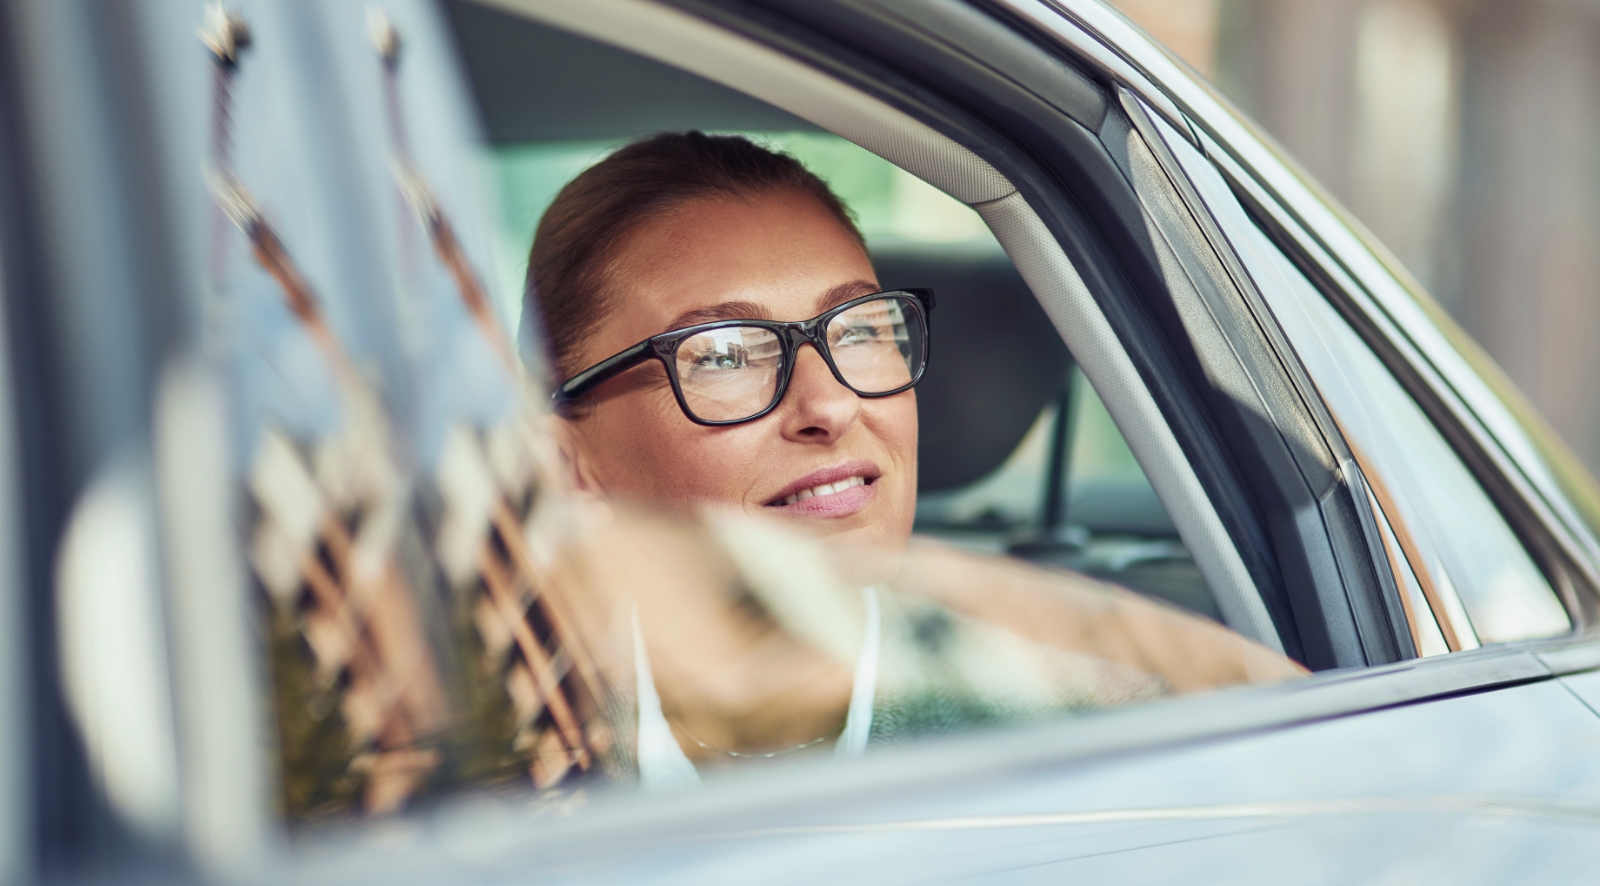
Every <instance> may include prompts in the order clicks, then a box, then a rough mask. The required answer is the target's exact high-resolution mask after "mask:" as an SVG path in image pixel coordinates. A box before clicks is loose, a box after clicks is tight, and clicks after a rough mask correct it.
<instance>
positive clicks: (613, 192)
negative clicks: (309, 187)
mask: <svg viewBox="0 0 1600 886" xmlns="http://www.w3.org/2000/svg"><path fill="white" fill-rule="evenodd" d="M783 188H797V189H799V190H801V191H804V192H805V193H808V194H810V195H812V196H813V197H816V198H817V200H818V201H819V202H821V203H822V205H823V206H824V207H826V208H827V209H828V211H829V212H831V213H832V214H833V216H834V217H835V218H837V219H838V220H839V223H840V224H841V225H843V226H844V227H845V230H847V231H849V232H850V233H851V235H853V236H854V237H855V238H856V240H858V241H861V242H862V245H863V246H865V240H864V239H863V238H862V236H861V231H860V230H859V229H858V228H857V227H856V223H855V219H854V218H853V217H852V216H851V213H850V210H849V209H847V208H845V205H844V203H843V201H841V200H840V199H839V198H838V197H837V196H836V195H835V194H834V193H833V191H832V190H830V189H829V188H828V185H827V183H826V182H824V181H823V180H822V179H820V178H818V177H817V176H816V174H815V173H813V172H811V170H809V169H806V168H805V166H804V165H802V164H801V163H800V161H798V160H796V159H794V158H793V157H791V156H789V155H788V154H783V153H779V152H777V151H772V150H768V149H767V148H764V147H761V146H760V145H757V144H755V143H754V142H751V141H750V140H749V139H746V138H743V137H741V136H735V135H706V134H704V133H701V132H684V133H662V134H660V135H654V136H650V137H648V138H644V139H641V140H639V141H636V142H633V143H632V144H630V145H627V146H626V147H623V148H621V149H620V150H618V151H617V152H616V153H613V154H612V155H611V156H609V157H607V158H606V159H604V160H602V161H600V162H599V163H596V164H595V165H593V166H591V167H589V168H588V169H586V170H584V172H583V173H582V174H580V175H579V176H578V177H577V178H575V179H573V180H572V181H571V182H568V183H567V186H566V187H564V188H562V189H561V193H559V194H557V195H556V199H555V201H554V202H552V203H551V204H550V208H549V209H546V210H545V213H544V217H543V218H541V219H539V227H538V229H537V230H536V231H535V232H534V236H533V249H532V251H531V252H530V253H529V255H528V280H527V288H526V289H525V291H524V294H523V313H524V314H525V315H527V316H530V317H531V316H533V312H534V310H535V306H536V305H537V310H538V312H539V313H538V316H540V317H541V318H542V319H543V321H544V334H545V337H546V339H547V342H548V344H549V346H550V353H551V355H552V357H553V358H554V362H555V369H556V373H557V375H558V377H559V379H565V378H568V377H570V376H571V375H572V374H574V373H576V372H578V371H581V370H582V369H583V367H581V366H573V365H571V361H572V359H573V356H574V354H575V353H576V351H577V350H578V347H579V345H580V344H581V343H582V341H583V339H584V337H585V336H587V335H588V334H589V333H590V332H591V331H592V330H593V329H594V328H595V326H597V325H598V324H599V323H600V322H601V321H602V320H604V319H605V316H606V314H607V313H609V311H610V310H611V308H612V305H613V300H614V294H613V293H611V292H609V291H608V284H609V283H610V282H611V281H610V280H609V279H608V278H609V277H610V272H611V259H612V257H613V254H614V253H615V251H616V249H617V248H618V246H620V245H621V243H622V242H623V240H624V239H626V238H627V236H628V235H629V234H631V233H632V232H633V231H635V230H636V229H638V228H639V226H641V225H643V224H644V223H645V222H648V221H650V220H652V219H655V218H658V217H660V216H661V215H663V214H665V213H667V212H669V211H671V210H673V209H675V208H677V207H679V206H681V205H683V204H684V203H687V202H689V201H691V200H696V199H703V198H708V197H731V198H748V197H753V196H757V195H759V194H764V193H768V192H771V191H775V190H780V189H783Z"/></svg>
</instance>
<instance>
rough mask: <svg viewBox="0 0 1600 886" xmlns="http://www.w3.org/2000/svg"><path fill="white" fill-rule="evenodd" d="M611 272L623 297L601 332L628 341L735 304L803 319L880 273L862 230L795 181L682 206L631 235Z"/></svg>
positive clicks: (617, 298) (617, 300) (617, 297)
mask: <svg viewBox="0 0 1600 886" xmlns="http://www.w3.org/2000/svg"><path fill="white" fill-rule="evenodd" d="M610 271H611V272H610V274H609V275H608V276H609V277H610V280H611V288H612V290H613V293H614V302H613V309H612V314H611V317H610V318H608V322H606V323H604V324H602V332H603V333H607V335H606V337H607V338H608V339H610V338H612V337H615V338H616V339H618V340H622V339H626V340H622V341H620V344H619V345H618V347H619V348H621V347H626V346H628V345H630V344H632V343H633V342H636V341H639V340H641V339H643V338H648V337H649V336H651V335H655V334H656V333H659V332H664V331H666V330H667V329H669V328H673V327H672V324H673V321H674V320H675V319H676V318H679V317H681V316H684V315H686V314H690V313H693V312H696V311H703V310H707V309H713V308H715V307H716V306H717V305H721V304H725V303H728V302H748V303H749V304H751V305H753V306H755V308H757V309H759V310H760V311H761V313H762V315H763V316H765V317H768V318H770V319H775V320H803V319H806V318H809V317H811V316H814V315H815V314H816V313H817V312H818V311H819V310H820V309H821V306H822V305H823V303H824V301H825V300H826V299H827V298H828V297H829V296H830V293H831V291H832V290H835V288H836V287H839V286H840V285H841V284H848V283H851V282H853V281H868V282H873V281H875V280H876V277H875V276H874V274H873V271H872V263H871V261H870V260H868V258H867V254H866V250H865V249H863V248H862V246H861V244H860V242H859V241H857V240H856V238H855V236H854V235H853V234H852V233H851V232H850V231H849V230H847V229H846V228H845V227H844V225H842V224H841V223H840V222H839V220H838V219H837V218H835V217H834V216H833V214H832V213H831V212H829V211H828V209H827V208H826V207H825V206H823V205H822V203H821V202H820V201H818V200H817V199H816V198H815V197H813V196H811V195H810V194H807V193H805V192H803V191H799V190H791V189H785V190H781V191H775V192H770V193H766V194H761V195H756V196H753V197H747V198H711V199H703V200H694V201H691V202H689V203H686V204H684V205H683V206H680V207H677V208H676V209H674V210H672V211H671V212H669V213H667V214H665V215H663V216H661V217H659V218H656V219H653V220H651V221H650V222H647V223H645V224H644V225H643V226H641V227H640V228H639V229H638V230H636V231H634V232H633V233H632V234H631V235H630V236H629V237H628V238H627V239H626V240H624V241H623V243H622V245H621V247H620V248H619V249H618V250H617V253H616V255H615V257H614V259H613V263H612V268H611V269H610ZM612 333H614V336H613V335H612ZM630 336H631V337H630Z"/></svg>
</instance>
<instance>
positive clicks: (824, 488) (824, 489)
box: [767, 476, 877, 508]
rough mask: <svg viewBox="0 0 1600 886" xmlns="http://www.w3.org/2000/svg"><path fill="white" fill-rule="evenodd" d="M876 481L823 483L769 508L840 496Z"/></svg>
mask: <svg viewBox="0 0 1600 886" xmlns="http://www.w3.org/2000/svg"><path fill="white" fill-rule="evenodd" d="M876 479H877V478H876V477H874V478H872V480H869V479H867V478H866V477H861V476H856V477H846V478H845V479H843V480H840V481H839V482H837V483H823V484H820V485H817V486H812V487H810V488H809V489H802V490H800V491H799V492H796V493H794V494H793V495H788V496H785V497H784V498H782V499H780V500H776V501H771V502H768V503H767V507H769V508H782V507H787V506H789V505H792V504H795V503H797V502H802V501H805V500H806V499H808V498H820V497H822V496H824V495H838V494H839V493H841V492H843V491H845V490H846V489H853V488H855V487H857V486H871V485H872V482H873V480H876Z"/></svg>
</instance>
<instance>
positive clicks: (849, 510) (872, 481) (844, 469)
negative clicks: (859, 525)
mask: <svg viewBox="0 0 1600 886" xmlns="http://www.w3.org/2000/svg"><path fill="white" fill-rule="evenodd" d="M882 476H883V472H882V471H880V470H879V469H878V466H877V465H876V464H874V463H872V462H870V461H865V460H857V461H847V462H845V463H843V464H839V465H834V466H833V467H828V468H822V469H820V470H816V471H812V472H811V473H809V474H806V475H805V476H804V477H801V478H799V479H797V480H795V481H794V482H793V483H790V484H789V485H788V486H785V487H783V489H782V490H781V491H780V492H778V494H776V495H774V496H772V497H771V498H769V499H768V500H767V502H768V504H767V507H769V508H771V509H773V510H775V511H779V512H781V513H784V514H788V515H792V516H796V517H801V516H806V517H848V516H850V515H851V514H854V513H857V512H858V511H860V510H861V509H862V508H865V507H866V506H867V504H868V503H870V502H871V501H872V500H873V499H874V498H876V497H877V495H878V488H877V481H878V478H880V477H882ZM851 477H860V478H862V479H863V480H865V481H866V483H865V484H863V485H861V486H852V487H850V488H849V489H846V490H844V491H842V492H835V493H833V494H832V495H820V496H814V497H812V498H808V499H805V500H804V501H797V502H795V503H794V504H790V505H779V504H773V502H781V501H783V500H784V499H786V498H788V497H789V496H791V495H794V494H796V493H798V492H800V491H801V490H802V489H810V488H812V487H813V486H821V485H822V484H824V483H838V482H839V481H840V480H848V479H850V478H851Z"/></svg>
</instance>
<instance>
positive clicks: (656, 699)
mask: <svg viewBox="0 0 1600 886" xmlns="http://www.w3.org/2000/svg"><path fill="white" fill-rule="evenodd" d="M861 598H862V602H863V603H865V604H866V610H867V619H866V622H867V624H866V629H865V632H864V633H865V636H863V637H862V639H861V655H860V657H859V658H857V659H856V678H855V682H854V683H853V684H852V685H851V688H850V709H849V711H848V712H847V713H846V714H845V718H844V732H842V733H840V734H839V743H838V744H837V745H836V746H835V747H834V752H833V755H834V756H835V757H859V756H861V755H862V754H863V753H865V752H866V749H867V735H868V734H869V733H870V732H871V731H872V698H873V695H874V694H875V693H876V691H877V686H878V634H879V629H878V621H879V619H878V592H877V589H876V588H864V589H862V591H861ZM633 661H634V674H635V676H636V678H637V680H638V689H637V691H638V698H639V747H638V749H637V750H638V760H639V784H640V785H641V786H642V787H643V788H644V789H645V790H647V791H670V790H675V789H677V788H682V787H688V786H690V785H698V784H699V783H700V773H699V772H698V771H696V770H695V768H694V763H692V762H690V760H689V757H688V755H687V754H685V753H684V752H683V748H681V747H679V746H678V740H677V739H676V738H673V737H672V727H671V726H669V725H667V718H666V716H665V715H664V714H662V713H661V696H660V694H659V693H657V692H656V681H655V677H654V676H653V675H652V674H651V672H650V658H649V656H648V655H646V654H645V649H644V634H643V632H641V631H640V630H639V612H638V610H634V613H633Z"/></svg>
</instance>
